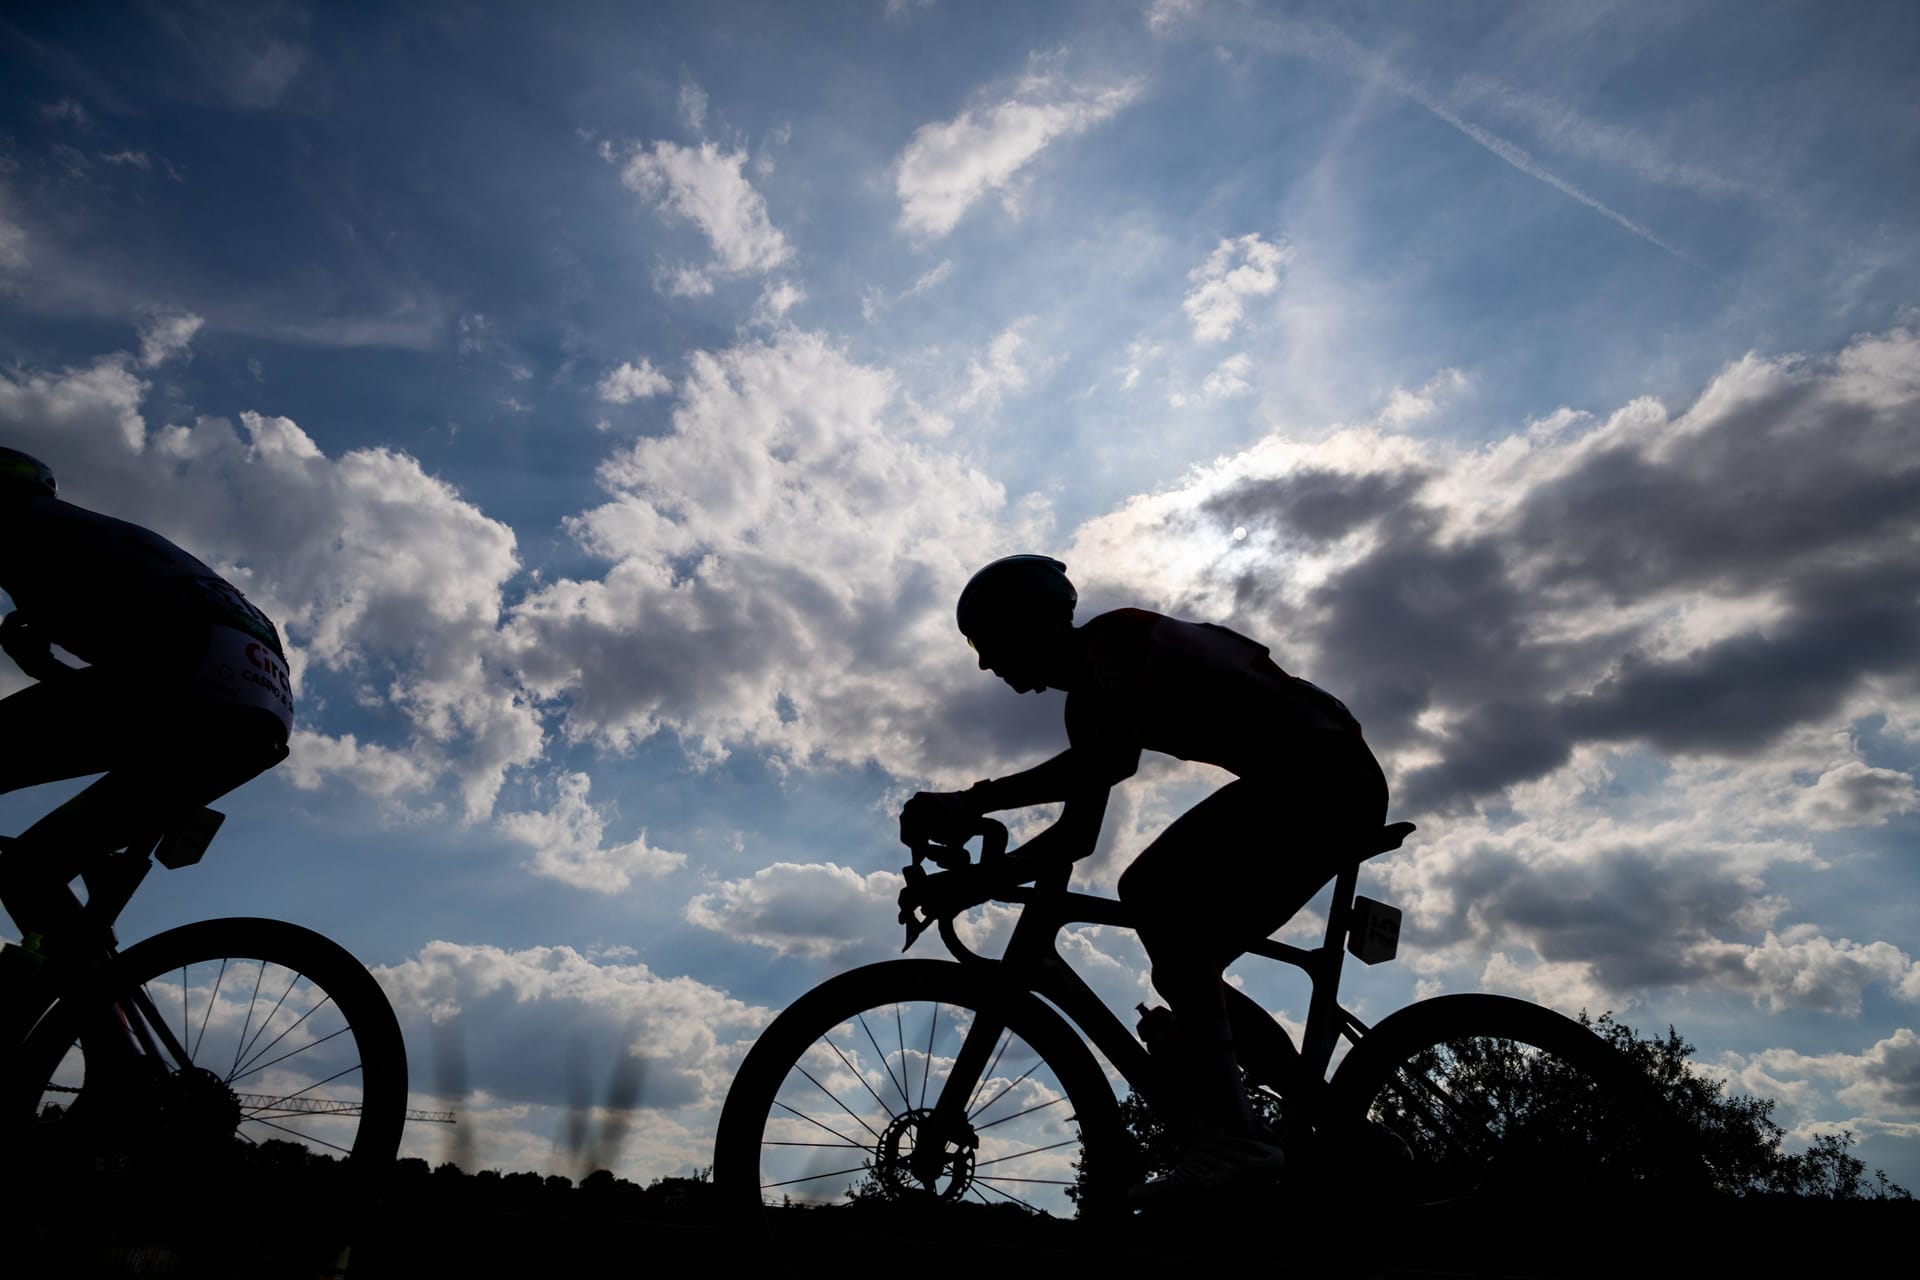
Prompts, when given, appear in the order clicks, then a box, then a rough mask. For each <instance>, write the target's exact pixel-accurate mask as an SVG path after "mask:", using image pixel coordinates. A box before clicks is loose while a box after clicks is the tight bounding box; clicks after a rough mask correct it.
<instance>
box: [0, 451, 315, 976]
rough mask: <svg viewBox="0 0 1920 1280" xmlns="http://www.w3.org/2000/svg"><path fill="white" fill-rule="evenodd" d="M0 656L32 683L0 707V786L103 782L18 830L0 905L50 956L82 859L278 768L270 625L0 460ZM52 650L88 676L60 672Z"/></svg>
mask: <svg viewBox="0 0 1920 1280" xmlns="http://www.w3.org/2000/svg"><path fill="white" fill-rule="evenodd" d="M0 590H4V591H5V592H6V593H7V595H8V596H9V597H10V598H11V599H12V601H13V605H14V608H13V611H12V612H11V613H9V614H8V615H7V616H6V619H5V621H4V622H0V648H4V649H5V651H6V653H7V656H8V657H10V658H12V659H13V661H14V662H15V663H16V664H17V665H18V666H19V668H20V669H21V670H22V671H24V672H25V673H26V674H28V675H29V676H32V677H33V678H34V679H35V680H37V681H39V683H38V684H35V685H32V686H30V687H28V688H26V689H22V690H20V691H19V692H18V693H15V694H13V695H11V696H10V697H8V698H6V699H4V700H0V792H6V791H13V790H15V789H17V788H20V787H28V786H33V785H36V784H38V783H43V782H54V781H58V780H59V779H62V778H78V777H84V776H86V775H87V774H92V773H105V775H106V776H105V777H102V778H100V779H99V780H98V781H96V782H94V783H93V784H92V785H91V786H89V787H87V788H86V789H85V790H84V791H82V792H81V793H80V794H79V795H77V796H75V797H73V799H71V800H69V801H68V802H67V803H66V804H64V805H62V806H60V808H58V809H56V810H54V811H53V812H52V813H50V814H48V815H47V816H46V817H44V818H42V819H41V820H40V821H38V822H36V823H34V824H33V826H31V827H29V828H28V829H27V830H26V831H24V832H22V833H21V835H20V837H19V839H18V841H17V842H16V844H15V847H14V850H13V852H12V853H10V854H9V855H8V856H7V858H6V859H5V866H4V874H0V893H4V895H5V899H6V905H7V909H8V911H9V913H10V914H12V915H13V917H14V924H15V925H17V926H18V927H19V928H20V930H21V932H22V934H23V935H25V934H29V933H43V934H46V935H47V936H48V937H49V939H51V940H53V941H54V943H55V945H57V942H58V939H59V937H60V931H61V926H62V925H63V924H64V923H66V922H68V921H69V920H70V918H71V916H72V914H73V913H74V912H75V911H76V910H77V903H76V900H75V899H74V897H73V895H72V894H71V893H70V892H68V890H67V888H66V885H67V882H68V881H69V880H71V879H72V878H73V875H74V871H73V870H72V864H73V862H74V860H75V858H76V857H77V856H78V855H79V854H80V853H82V852H99V851H101V850H112V849H119V848H123V847H126V846H128V845H130V844H132V843H133V842H135V841H137V840H143V839H144V840H152V839H155V838H157V837H159V836H160V835H162V834H163V833H165V832H166V831H167V830H169V829H170V828H171V827H172V826H173V825H175V824H176V823H178V822H179V821H180V820H182V819H183V818H185V817H187V816H189V815H191V814H193V813H195V812H197V811H198V810H199V809H200V808H202V807H203V806H205V805H206V804H207V803H208V802H209V801H212V800H214V799H215V798H217V797H219V796H221V795H223V794H225V793H226V792H228V791H231V790H232V789H233V788H235V787H237V786H239V785H240V784H241V783H243V782H246V781H247V780H248V779H249V778H252V777H254V776H255V775H257V774H259V773H262V772H264V771H266V770H267V769H270V768H272V767H273V766H274V765H276V764H278V763H279V762H280V761H281V760H283V759H284V758H285V757H286V743H287V735H288V733H289V732H291V730H292V728H293V693H292V685H291V684H290V682H289V679H288V674H287V660H286V655H285V653H284V652H283V651H282V649H281V647H280V636H279V633H278V632H277V631H275V629H274V626H273V623H272V621H271V620H269V619H268V617H267V616H266V615H265V614H264V613H262V612H260V610H258V609H256V608H254V607H253V605H251V604H249V603H248V602H247V599H246V597H245V596H243V595H241V594H240V592H239V591H238V590H236V589H235V588H234V587H233V586H232V585H231V584H229V583H227V582H226V581H224V580H223V579H222V578H221V577H220V576H219V575H218V574H216V573H214V572H213V570H211V569H209V568H208V567H207V566H206V565H204V564H202V563H200V561H198V560H196V559H194V558H193V557H192V556H190V555H188V554H187V553H186V552H184V551H182V550H181V549H180V548H179V547H176V546H174V545H173V544H172V543H171V542H168V541H167V540H166V539H165V538H162V537H161V536H160V535H159V534H156V533H153V532H151V531H150V530H147V529H143V528H141V527H140V526H139V525H135V524H129V523H127V522H126V521H124V520H115V519H113V518H112V517H110V516H103V515H100V514H98V513H96V512H93V511H88V510H86V509H85V508H82V507H77V506H74V505H73V504H72V503H69V502H63V501H61V500H60V499H59V498H58V497H57V496H55V485H54V478H53V473H52V471H50V470H49V469H48V468H47V466H46V465H45V464H44V463H42V462H40V461H39V460H38V459H35V458H33V457H31V456H29V455H27V454H25V453H21V452H20V451H18V450H16V449H5V448H0ZM53 645H58V646H60V647H61V648H62V649H64V650H66V651H67V652H68V653H70V654H72V655H73V656H74V657H76V658H79V659H81V660H82V661H84V662H86V663H87V664H88V665H87V666H85V667H73V666H69V665H68V664H67V663H65V662H63V661H61V660H60V659H59V658H58V657H56V656H55V655H54V654H53V652H52V646H53Z"/></svg>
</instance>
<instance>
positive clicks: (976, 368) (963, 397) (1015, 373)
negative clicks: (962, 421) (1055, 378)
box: [953, 316, 1047, 410]
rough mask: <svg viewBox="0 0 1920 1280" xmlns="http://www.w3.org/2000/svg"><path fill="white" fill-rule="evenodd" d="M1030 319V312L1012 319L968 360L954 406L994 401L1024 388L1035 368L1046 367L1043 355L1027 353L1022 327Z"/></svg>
mask: <svg viewBox="0 0 1920 1280" xmlns="http://www.w3.org/2000/svg"><path fill="white" fill-rule="evenodd" d="M1032 322H1033V317H1031V316H1023V317H1022V318H1020V319H1018V320H1016V321H1014V322H1013V323H1012V324H1010V325H1008V326H1007V327H1006V328H1005V329H1003V330H1001V331H1000V332H999V333H998V334H996V335H995V336H994V339H993V341H992V342H990V343H988V344H987V349H986V351H985V352H984V353H982V355H980V356H977V357H975V358H973V359H970V360H968V361H967V373H966V385H965V386H963V387H962V388H960V390H959V392H958V393H957V394H956V395H955V397H954V401H953V406H954V408H956V409H962V410H966V409H973V408H977V407H979V406H981V405H983V404H984V405H987V406H989V407H991V406H994V405H997V404H999V403H1000V397H1001V396H1003V395H1006V394H1008V393H1009V392H1014V391H1021V390H1024V389H1025V388H1026V385H1027V383H1028V382H1029V381H1030V380H1031V379H1032V377H1033V375H1034V374H1035V372H1037V371H1038V370H1039V369H1041V368H1044V367H1046V364H1047V362H1046V361H1045V360H1044V359H1043V360H1038V361H1036V360H1033V359H1031V358H1030V357H1029V354H1028V350H1027V338H1026V333H1025V330H1026V329H1027V328H1028V326H1029V325H1031V324H1032Z"/></svg>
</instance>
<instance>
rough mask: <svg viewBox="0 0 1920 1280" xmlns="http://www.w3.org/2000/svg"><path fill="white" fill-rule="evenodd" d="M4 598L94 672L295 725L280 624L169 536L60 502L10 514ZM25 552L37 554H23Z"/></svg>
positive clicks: (0, 585)
mask: <svg viewBox="0 0 1920 1280" xmlns="http://www.w3.org/2000/svg"><path fill="white" fill-rule="evenodd" d="M5 526H6V533H7V535H8V539H9V541H10V542H16V545H13V546H9V547H8V548H6V554H5V555H4V557H0V561H3V562H0V590H4V591H5V592H6V593H7V595H8V596H9V597H11V598H12V600H13V603H14V605H15V606H16V607H17V608H18V609H19V610H20V611H21V613H22V614H23V615H24V616H25V617H26V618H28V619H30V620H31V621H32V624H33V626H34V629H35V630H36V631H37V632H39V633H40V634H41V635H43V636H44V637H45V638H46V639H47V640H49V641H51V642H52V643H54V644H57V645H59V646H60V647H61V648H62V649H65V650H66V651H67V652H69V653H71V654H73V655H74V656H75V657H77V658H80V659H82V660H83V661H85V662H87V663H88V664H89V665H90V666H91V667H94V668H98V669H100V670H101V671H103V672H106V673H110V674H115V675H118V676H119V677H120V678H121V679H122V680H123V681H125V680H131V681H137V682H138V683H139V684H140V685H142V686H145V687H144V688H143V689H142V690H139V691H138V692H149V693H160V692H164V691H165V690H166V688H167V687H168V686H178V685H180V684H182V683H184V684H185V686H186V688H187V690H188V692H190V693H191V694H192V695H193V696H196V697H201V698H206V699H211V700H213V701H218V702H223V703H228V704H231V705H235V706H251V707H259V708H261V709H262V710H265V711H268V712H271V713H272V714H273V715H274V716H275V717H276V718H277V719H279V720H280V721H281V723H282V724H283V725H284V726H285V727H286V728H288V729H289V730H290V729H291V728H292V725H293V691H292V682H291V680H290V678H289V676H288V672H287V659H286V653H285V651H284V650H283V649H282V648H281V645H280V635H279V632H278V631H276V630H275V628H274V625H273V622H272V621H271V620H270V619H269V618H268V617H267V615H266V614H264V613H262V612H261V611H260V610H259V609H257V608H255V607H254V606H253V605H252V604H251V603H250V602H249V601H248V600H247V598H246V597H245V596H244V595H242V594H241V593H240V591H239V590H238V589H237V588H235V587H234V586H233V585H232V584H231V583H229V582H227V581H225V580H224V579H222V578H221V577H220V576H219V575H218V574H216V573H215V572H214V571H213V570H212V569H209V568H208V567H207V566H206V565H205V564H203V563H201V562H200V561H199V560H198V559H196V558H195V557H193V556H191V555H188V554H187V553H186V552H185V551H182V550H181V549H180V548H179V547H176V546H175V545H173V543H171V542H169V541H167V540H166V539H165V538H163V537H161V536H160V535H159V534H157V533H154V532H152V531H151V530H148V529H143V528H141V527H140V526H139V525H136V524H130V523H128V522H127V521H125V520H116V519H114V518H113V517H111V516H104V515H101V514H99V513H98V512H95V511H88V510H87V509H86V508H84V507H77V506H74V505H73V504H72V503H69V502H63V501H61V500H60V499H58V498H52V497H35V498H32V499H30V500H28V501H26V502H23V503H21V504H20V505H19V508H18V509H17V510H15V511H13V512H10V513H9V515H8V518H7V519H6V522H5ZM19 543H25V544H29V545H30V546H31V554H26V555H23V554H21V550H20V546H19V545H17V544H19Z"/></svg>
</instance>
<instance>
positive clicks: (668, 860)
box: [494, 773, 687, 893]
mask: <svg viewBox="0 0 1920 1280" xmlns="http://www.w3.org/2000/svg"><path fill="white" fill-rule="evenodd" d="M591 786H592V783H591V780H590V779H589V778H588V777H587V775H586V774H584V773H567V774H562V775H561V777H560V780H559V784H558V790H559V795H558V796H557V797H556V798H555V800H554V802H553V805H552V806H551V807H550V808H548V809H547V810H546V811H545V812H527V813H503V814H501V815H500V816H499V817H498V818H496V819H495V820H494V825H495V826H496V827H497V828H498V829H499V831H500V833H501V834H502V835H504V836H506V837H508V838H509V839H511V840H516V841H518V842H519V843H521V844H524V845H527V846H528V847H530V848H531V849H532V850H533V861H532V863H531V864H530V866H531V868H532V870H533V872H534V874H536V875H542V876H546V877H548V878H550V879H553V880H558V881H560V882H561V883H562V884H570V885H572V886H573V887H574V888H576V889H587V890H591V891H592V892H594V893H618V892H620V891H621V890H623V889H625V888H626V887H627V886H629V885H630V884H632V883H633V881H634V878H635V877H636V876H648V877H653V878H658V877H660V876H663V875H666V874H667V873H668V872H670V871H673V870H675V869H677V868H679V867H681V866H684V865H685V864H686V861H687V855H686V854H684V853H671V852H668V851H667V850H665V849H656V848H653V847H651V846H650V845H648V844H647V833H646V832H645V831H642V832H641V833H640V834H639V835H638V836H636V837H634V838H633V839H632V840H629V841H627V842H626V843H625V844H619V845H615V846H613V847H612V848H608V847H606V845H605V844H604V843H603V840H604V838H605V836H606V830H607V819H606V814H605V813H604V812H602V811H601V809H599V808H598V807H597V806H595V805H593V804H591V803H589V802H588V800H587V792H588V790H589V789H590V788H591Z"/></svg>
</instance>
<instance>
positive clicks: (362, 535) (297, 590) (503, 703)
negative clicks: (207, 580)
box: [0, 355, 543, 818]
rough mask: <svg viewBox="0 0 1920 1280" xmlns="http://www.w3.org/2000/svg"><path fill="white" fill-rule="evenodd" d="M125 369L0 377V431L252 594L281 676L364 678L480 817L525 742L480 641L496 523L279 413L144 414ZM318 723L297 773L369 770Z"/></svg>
mask: <svg viewBox="0 0 1920 1280" xmlns="http://www.w3.org/2000/svg"><path fill="white" fill-rule="evenodd" d="M135 368H136V365H135V362H134V360H133V359H132V358H131V357H130V356H126V355H115V356H108V357H104V358H102V359H100V360H98V361H96V362H95V363H94V364H93V365H91V366H88V367H85V368H80V369H68V370H62V371H60V372H58V373H44V372H36V371H15V372H14V373H11V374H0V427H4V429H5V432H6V435H7V437H8V439H9V440H10V441H13V442H15V443H16V444H17V445H18V447H22V448H26V449H28V450H30V451H31V452H33V453H35V454H36V455H37V456H41V457H43V458H45V459H46V460H47V461H48V463H49V464H50V465H52V466H53V467H54V469H55V471H56V473H57V474H60V475H61V476H62V480H63V483H62V492H63V493H64V494H68V495H70V496H71V497H72V498H73V500H75V501H77V502H79V503H81V504H82V505H86V506H93V507H98V508H100V509H102V510H105V511H108V512H110V513H112V514H114V515H116V516H120V517H122V518H125V519H130V520H133V521H136V522H138V523H141V524H144V525H147V526H148V527H150V528H153V529H155V530H157V531H158V532H160V533H161V534H163V535H164V536H166V537H168V538H171V539H173V540H174V541H176V542H178V543H179V544H180V545H182V546H184V547H186V548H187V549H188V550H190V551H193V552H195V553H197V554H198V555H200V556H201V558H203V559H205V560H206V561H207V562H208V563H209V564H211V565H212V566H213V567H214V568H215V569H217V570H218V571H220V572H221V573H222V574H223V576H225V577H227V578H228V579H229V580H230V581H232V582H233V583H234V584H235V585H236V586H238V587H240V588H241V589H242V590H243V591H245V592H246V593H247V594H248V595H249V596H250V597H252V599H253V600H254V601H255V602H256V603H257V604H259V605H260V606H261V608H263V609H264V610H266V612H267V613H268V614H269V615H270V616H271V617H273V618H274V619H275V620H276V621H277V622H278V623H279V624H280V627H281V631H282V635H283V638H284V639H285V640H286V641H287V645H288V658H289V660H290V662H291V665H292V669H293V673H294V677H295V681H296V684H297V685H298V684H299V683H300V682H302V681H303V679H304V673H305V671H306V669H307V667H308V666H309V665H310V664H319V665H320V666H322V667H326V668H330V669H333V670H337V671H341V672H348V673H354V674H356V675H360V676H372V677H375V678H376V679H377V683H378V685H379V687H380V694H379V697H380V699H381V700H382V701H384V702H385V703H386V704H388V705H389V706H390V707H391V708H393V709H394V710H396V711H398V712H399V713H400V714H401V715H402V716H403V717H404V718H405V720H406V722H407V723H408V725H409V727H410V730H411V732H412V735H413V736H412V738H411V740H410V741H409V743H408V745H407V752H408V755H409V758H410V759H411V760H412V761H413V762H414V764H415V766H416V767H417V768H419V769H423V770H429V771H431V772H432V773H433V774H434V775H435V776H437V777H448V776H451V777H452V778H453V779H454V780H455V782H456V783H457V785H458V787H459V790H460V792H461V797H462V804H463V808H464V810H465V813H466V815H467V817H469V818H481V817H484V816H485V815H486V814H487V812H488V811H489V810H490V808H491V806H492V803H493V798H494V795H495V794H496V793H497V791H498V789H499V786H500V784H501V781H502V780H503V778H504V776H505V773H506V770H507V769H508V768H510V767H513V766H514V765H517V764H523V763H526V762H528V761H530V760H532V759H534V758H535V757H537V756H538V754H539V751H540V747H541V743H542V740H543V735H542V732H541V728H540V722H539V718H538V716H537V715H536V714H535V713H534V712H533V710H532V708H531V707H530V706H529V704H528V703H527V701H526V700H525V699H524V698H523V697H522V696H521V695H520V694H519V692H518V689H517V686H516V685H515V683H514V682H513V680H512V679H511V677H510V675H509V673H508V671H507V669H506V667H505V666H504V664H503V663H502V662H501V661H500V657H499V655H498V653H497V652H495V650H496V647H497V643H498V626H499V621H500V616H501V609H502V599H501V590H502V587H503V585H504V583H505V582H506V581H507V579H508V578H509V577H511V576H512V575H513V574H514V573H515V572H517V570H518V568H519V562H518V559H517V557H516V555H515V542H514V536H513V533H512V531H511V530H509V529H508V528H507V527H506V526H505V525H503V524H500V523H499V522H497V521H494V520H491V519H489V518H487V517H486V516H485V515H483V514H482V513H481V512H480V511H479V510H478V509H477V508H475V507H474V506H472V505H471V504H470V503H467V502H465V501H464V500H462V499H461V498H460V496H459V494H458V493H456V492H455V491H454V489H453V488H452V487H451V486H450V485H448V484H446V483H445V482H443V481H440V480H438V479H435V478H434V477H432V476H429V475H428V474H427V473H426V472H425V471H424V470H423V469H422V468H421V466H420V464H419V463H418V462H417V461H415V460H414V459H412V458H410V457H408V456H407V455H405V454H402V453H396V452H394V451H392V450H388V449H357V450H353V451H350V452H348V453H346V454H343V455H342V456H340V457H338V458H329V457H327V456H326V455H325V454H324V453H323V452H322V451H321V450H320V448H319V446H318V445H316V444H315V443H314V442H313V440H312V439H311V438H310V437H308V436H307V434H306V433H305V432H304V431H302V430H301V429H300V428H299V427H298V426H297V425H296V424H294V423H293V422H292V421H290V420H288V419H286V418H276V417H269V416H265V415H261V414H256V413H243V414H242V415H240V428H239V430H236V429H235V427H234V425H233V424H232V423H230V422H228V421H226V420H225V419H220V418H202V419H199V420H198V421H196V422H195V423H193V424H192V425H190V426H166V427H160V428H155V429H149V427H148V425H147V423H146V420H145V418H144V416H143V415H142V413H141V403H142V400H143V398H144V397H145V395H146V392H147V389H148V388H147V383H146V382H145V381H144V380H142V379H141V378H140V377H139V376H137V374H136V373H135V372H134V369H135ZM301 727H303V728H309V729H311V728H314V727H315V726H314V725H312V724H310V723H308V722H306V721H304V720H303V721H302V725H301ZM320 729H321V731H320V733H319V734H318V735H317V736H315V737H312V738H302V739H301V740H300V743H299V745H300V746H301V747H302V750H303V752H305V753H306V755H305V759H304V760H303V761H302V762H300V763H299V764H297V765H296V766H295V767H294V770H293V776H294V777H295V778H296V779H297V780H298V782H299V783H300V785H304V786H314V785H318V783H319V782H320V780H321V779H322V778H324V777H325V776H328V775H329V773H331V772H338V773H339V774H341V775H342V776H345V777H347V778H348V779H349V780H354V781H360V782H368V781H369V780H370V777H371V773H372V771H373V770H374V769H375V767H376V766H377V763H378V761H379V760H380V758H381V757H380V753H379V752H378V751H373V750H371V748H370V745H369V744H366V743H364V742H358V741H350V740H349V739H347V738H343V737H329V736H328V735H327V734H326V733H325V727H324V725H322V726H321V727H320ZM380 747H381V750H387V749H388V748H386V747H385V746H384V744H380ZM399 776H400V778H401V779H404V782H403V783H396V785H394V786H390V787H389V786H383V785H376V786H375V789H376V793H378V794H382V795H386V796H389V797H391V796H393V795H396V794H398V793H401V792H408V791H411V790H413V789H414V787H413V783H414V782H415V781H416V780H417V778H416V776H415V774H414V773H413V772H411V771H402V772H401V774H400V775H399Z"/></svg>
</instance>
